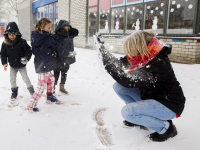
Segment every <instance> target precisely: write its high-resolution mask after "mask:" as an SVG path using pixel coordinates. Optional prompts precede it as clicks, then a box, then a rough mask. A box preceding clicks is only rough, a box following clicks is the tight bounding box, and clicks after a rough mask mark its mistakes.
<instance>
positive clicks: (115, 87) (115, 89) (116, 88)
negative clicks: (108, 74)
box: [113, 82, 119, 93]
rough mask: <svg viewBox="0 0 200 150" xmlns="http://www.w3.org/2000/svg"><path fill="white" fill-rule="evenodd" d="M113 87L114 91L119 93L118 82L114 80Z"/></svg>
mask: <svg viewBox="0 0 200 150" xmlns="http://www.w3.org/2000/svg"><path fill="white" fill-rule="evenodd" d="M113 89H114V91H115V92H116V93H119V83H117V82H115V83H114V84H113Z"/></svg>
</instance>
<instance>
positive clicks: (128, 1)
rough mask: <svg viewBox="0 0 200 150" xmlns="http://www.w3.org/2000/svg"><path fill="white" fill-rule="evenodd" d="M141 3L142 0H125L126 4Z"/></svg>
mask: <svg viewBox="0 0 200 150" xmlns="http://www.w3.org/2000/svg"><path fill="white" fill-rule="evenodd" d="M137 3H143V0H127V4H137Z"/></svg>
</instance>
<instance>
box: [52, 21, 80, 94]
mask: <svg viewBox="0 0 200 150" xmlns="http://www.w3.org/2000/svg"><path fill="white" fill-rule="evenodd" d="M55 33H56V34H54V35H53V38H54V39H55V41H56V42H58V43H59V44H60V45H62V47H63V48H64V49H65V51H70V52H72V53H71V54H72V57H67V56H66V55H62V56H61V58H60V57H57V63H56V69H55V70H54V76H55V84H54V90H55V86H56V85H57V82H58V78H59V75H60V73H61V82H60V89H59V90H60V92H62V93H65V94H68V92H67V91H66V90H65V87H64V85H65V81H66V78H67V71H68V70H69V67H70V65H71V64H72V63H74V62H75V55H76V52H75V51H74V44H73V38H74V37H76V36H77V35H78V33H79V31H78V30H77V29H75V28H72V26H71V25H70V24H69V22H68V21H66V20H60V21H59V23H58V26H57V28H56V30H55ZM54 92H55V91H54Z"/></svg>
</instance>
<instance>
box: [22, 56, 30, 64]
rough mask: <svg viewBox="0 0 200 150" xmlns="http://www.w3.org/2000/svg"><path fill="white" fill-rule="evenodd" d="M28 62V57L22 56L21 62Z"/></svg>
mask: <svg viewBox="0 0 200 150" xmlns="http://www.w3.org/2000/svg"><path fill="white" fill-rule="evenodd" d="M27 62H28V60H27V59H26V57H22V58H21V63H22V64H24V65H26V64H27Z"/></svg>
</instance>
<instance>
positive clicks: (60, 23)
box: [55, 20, 72, 33]
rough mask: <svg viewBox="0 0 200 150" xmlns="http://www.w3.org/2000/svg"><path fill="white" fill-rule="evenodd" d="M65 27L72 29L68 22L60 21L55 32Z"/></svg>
mask: <svg viewBox="0 0 200 150" xmlns="http://www.w3.org/2000/svg"><path fill="white" fill-rule="evenodd" d="M64 26H70V27H72V26H71V25H70V24H69V22H68V21H66V20H60V21H59V23H58V26H57V27H56V30H55V33H56V32H57V31H58V30H59V29H60V28H63V27H64Z"/></svg>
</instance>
